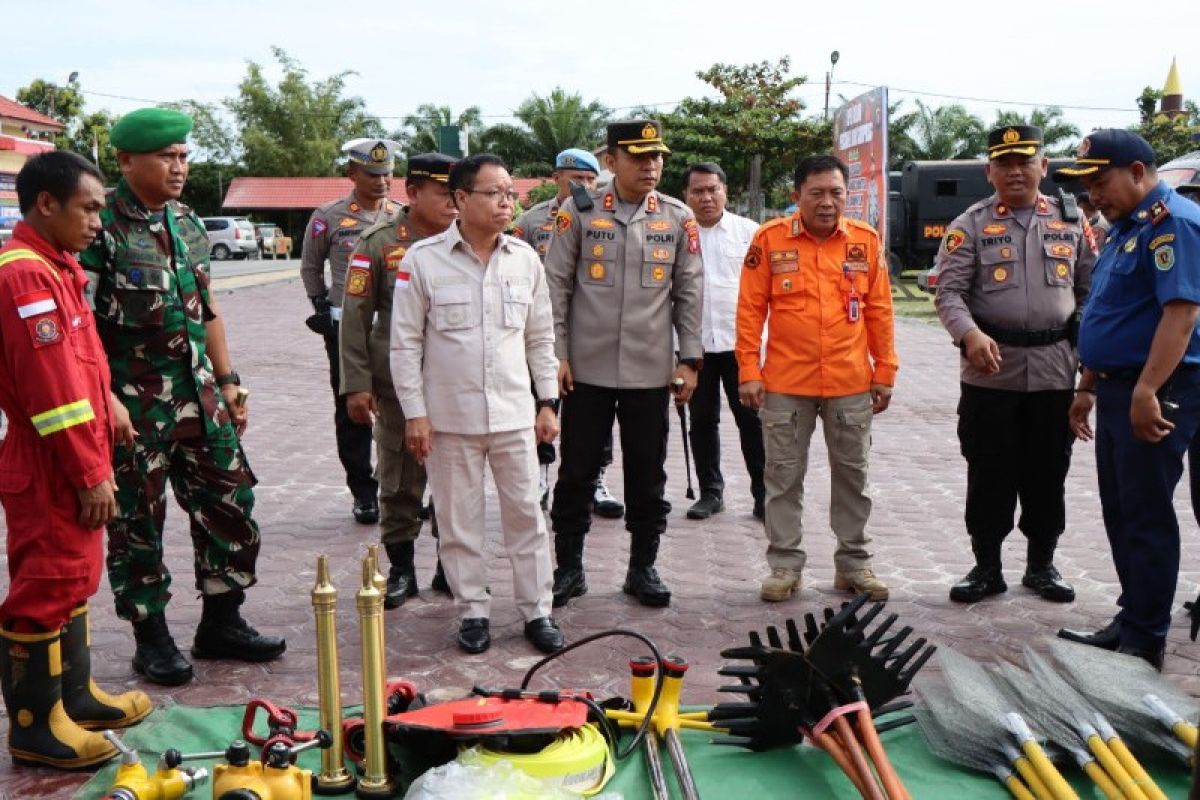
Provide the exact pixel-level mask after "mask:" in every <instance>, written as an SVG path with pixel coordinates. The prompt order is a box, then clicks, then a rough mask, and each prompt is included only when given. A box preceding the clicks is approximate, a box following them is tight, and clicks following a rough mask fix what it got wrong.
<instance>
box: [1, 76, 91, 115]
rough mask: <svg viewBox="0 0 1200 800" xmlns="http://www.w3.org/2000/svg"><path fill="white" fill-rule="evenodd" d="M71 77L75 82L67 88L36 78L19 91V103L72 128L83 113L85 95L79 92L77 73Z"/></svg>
mask: <svg viewBox="0 0 1200 800" xmlns="http://www.w3.org/2000/svg"><path fill="white" fill-rule="evenodd" d="M71 77H72V78H73V79H74V80H71V81H70V82H69V83H67V84H66V85H65V86H58V85H56V84H53V83H50V82H49V81H45V80H42V79H41V78H34V79H33V80H32V81H31V82H30V84H29V85H28V86H24V87H22V88H20V89H18V90H17V102H18V103H21V104H22V105H25V106H29V107H30V108H32V109H33V110H34V111H37V112H38V113H39V114H45V115H46V116H47V117H50V118H52V119H56V120H58V121H59V122H61V123H62V124H63V125H66V126H67V127H70V126H71V125H72V123H74V121H75V119H76V118H77V117H79V116H80V115H81V114H82V113H83V94H82V93H81V92H80V91H79V79H78V77H76V75H75V73H71Z"/></svg>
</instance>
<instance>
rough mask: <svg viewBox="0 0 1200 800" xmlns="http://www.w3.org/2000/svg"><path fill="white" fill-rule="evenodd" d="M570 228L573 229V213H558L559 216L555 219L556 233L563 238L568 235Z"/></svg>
mask: <svg viewBox="0 0 1200 800" xmlns="http://www.w3.org/2000/svg"><path fill="white" fill-rule="evenodd" d="M569 227H571V212H570V211H560V212H558V216H556V217H555V218H554V232H555V233H557V234H558V235H560V236H561V235H562V234H564V233H566V231H567V228H569Z"/></svg>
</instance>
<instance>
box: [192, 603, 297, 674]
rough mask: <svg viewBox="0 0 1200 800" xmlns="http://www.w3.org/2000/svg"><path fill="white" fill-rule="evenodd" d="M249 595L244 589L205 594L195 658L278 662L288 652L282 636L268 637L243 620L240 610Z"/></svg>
mask: <svg viewBox="0 0 1200 800" xmlns="http://www.w3.org/2000/svg"><path fill="white" fill-rule="evenodd" d="M245 598H246V595H245V593H244V592H242V590H241V589H231V590H230V591H228V592H223V593H221V594H206V595H204V598H203V602H204V606H203V609H202V611H201V612H200V624H199V625H197V626H196V638H195V639H193V640H192V656H193V657H194V658H226V659H229V660H231V661H251V662H260V661H274V660H275V659H276V658H279V657H280V656H281V655H283V652H284V651H285V650H287V642H285V641H284V640H283V639H282V638H280V637H278V636H264V635H262V634H261V633H259V632H258V631H256V630H254V628H252V627H250V625H249V623H247V622H246V620H244V619H242V615H241V612H239V611H238V607H239V606H240V605H241V604H242V601H243V600H245Z"/></svg>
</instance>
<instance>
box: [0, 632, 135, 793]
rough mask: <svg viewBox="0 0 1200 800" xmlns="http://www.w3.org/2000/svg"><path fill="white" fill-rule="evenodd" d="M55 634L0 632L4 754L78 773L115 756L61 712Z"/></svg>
mask: <svg viewBox="0 0 1200 800" xmlns="http://www.w3.org/2000/svg"><path fill="white" fill-rule="evenodd" d="M61 635H62V634H61V632H60V631H54V632H52V633H15V632H12V631H8V630H0V693H2V694H3V695H4V707H5V708H6V709H7V710H8V751H9V753H10V754H12V759H13V761H15V762H16V763H18V764H27V765H31V766H49V767H57V768H58V769H84V768H86V767H93V766H95V765H96V764H102V763H104V762H105V761H108V760H109V759H110V758H112V757H113V756H115V755H116V754H117V748H115V747H113V746H112V745H111V744H110V743H109V742H108V740H107V739H105V738H104V737H103V736H101V735H100V734H99V733H92V732H91V731H87V730H84V729H83V728H81V727H79V726H78V725H76V724H75V723H74V722H72V721H71V718H70V717H68V716H67V712H66V709H64V708H63V701H62V654H61V651H60V649H59V648H60V637H61Z"/></svg>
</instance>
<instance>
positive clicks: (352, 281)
mask: <svg viewBox="0 0 1200 800" xmlns="http://www.w3.org/2000/svg"><path fill="white" fill-rule="evenodd" d="M370 280H371V271H370V270H368V269H363V268H362V267H351V268H350V269H349V270H348V271H347V273H346V294H348V295H350V296H351V297H366V295H367V285H368V283H369V282H370Z"/></svg>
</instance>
